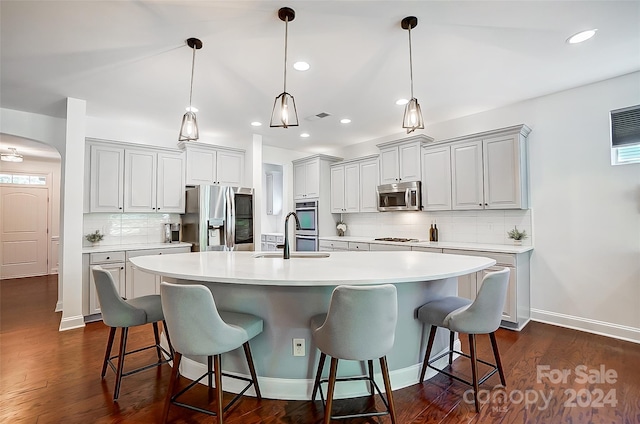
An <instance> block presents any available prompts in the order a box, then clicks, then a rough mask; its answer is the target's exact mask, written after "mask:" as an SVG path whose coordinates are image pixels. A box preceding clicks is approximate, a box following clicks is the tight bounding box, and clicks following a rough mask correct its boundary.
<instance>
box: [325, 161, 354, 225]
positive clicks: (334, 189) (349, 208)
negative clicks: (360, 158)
mask: <svg viewBox="0 0 640 424" xmlns="http://www.w3.org/2000/svg"><path fill="white" fill-rule="evenodd" d="M359 211H360V165H359V164H358V163H357V162H356V163H348V164H346V165H333V166H332V167H331V212H332V213H345V212H359Z"/></svg>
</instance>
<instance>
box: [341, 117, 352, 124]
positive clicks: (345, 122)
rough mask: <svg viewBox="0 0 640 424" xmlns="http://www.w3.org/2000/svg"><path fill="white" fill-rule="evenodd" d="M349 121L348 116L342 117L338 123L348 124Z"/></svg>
mask: <svg viewBox="0 0 640 424" xmlns="http://www.w3.org/2000/svg"><path fill="white" fill-rule="evenodd" d="M350 122H351V119H349V118H344V119H341V120H340V123H342V124H348V123H350Z"/></svg>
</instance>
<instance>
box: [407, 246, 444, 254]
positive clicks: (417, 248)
mask: <svg viewBox="0 0 640 424" xmlns="http://www.w3.org/2000/svg"><path fill="white" fill-rule="evenodd" d="M411 250H415V251H417V252H431V253H442V249H436V248H435V247H420V246H411Z"/></svg>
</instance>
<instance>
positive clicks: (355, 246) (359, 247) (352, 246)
mask: <svg viewBox="0 0 640 424" xmlns="http://www.w3.org/2000/svg"><path fill="white" fill-rule="evenodd" d="M349 250H353V251H356V252H366V251H367V250H369V243H361V242H355V241H350V242H349Z"/></svg>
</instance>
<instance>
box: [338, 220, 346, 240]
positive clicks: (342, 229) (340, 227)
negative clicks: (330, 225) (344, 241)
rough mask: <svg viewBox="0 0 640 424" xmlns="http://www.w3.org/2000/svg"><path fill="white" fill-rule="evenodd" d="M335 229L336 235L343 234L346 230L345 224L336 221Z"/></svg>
mask: <svg viewBox="0 0 640 424" xmlns="http://www.w3.org/2000/svg"><path fill="white" fill-rule="evenodd" d="M336 230H338V235H339V236H340V237H342V236H344V232H345V231H347V224H345V223H344V222H342V221H338V223H337V224H336Z"/></svg>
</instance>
